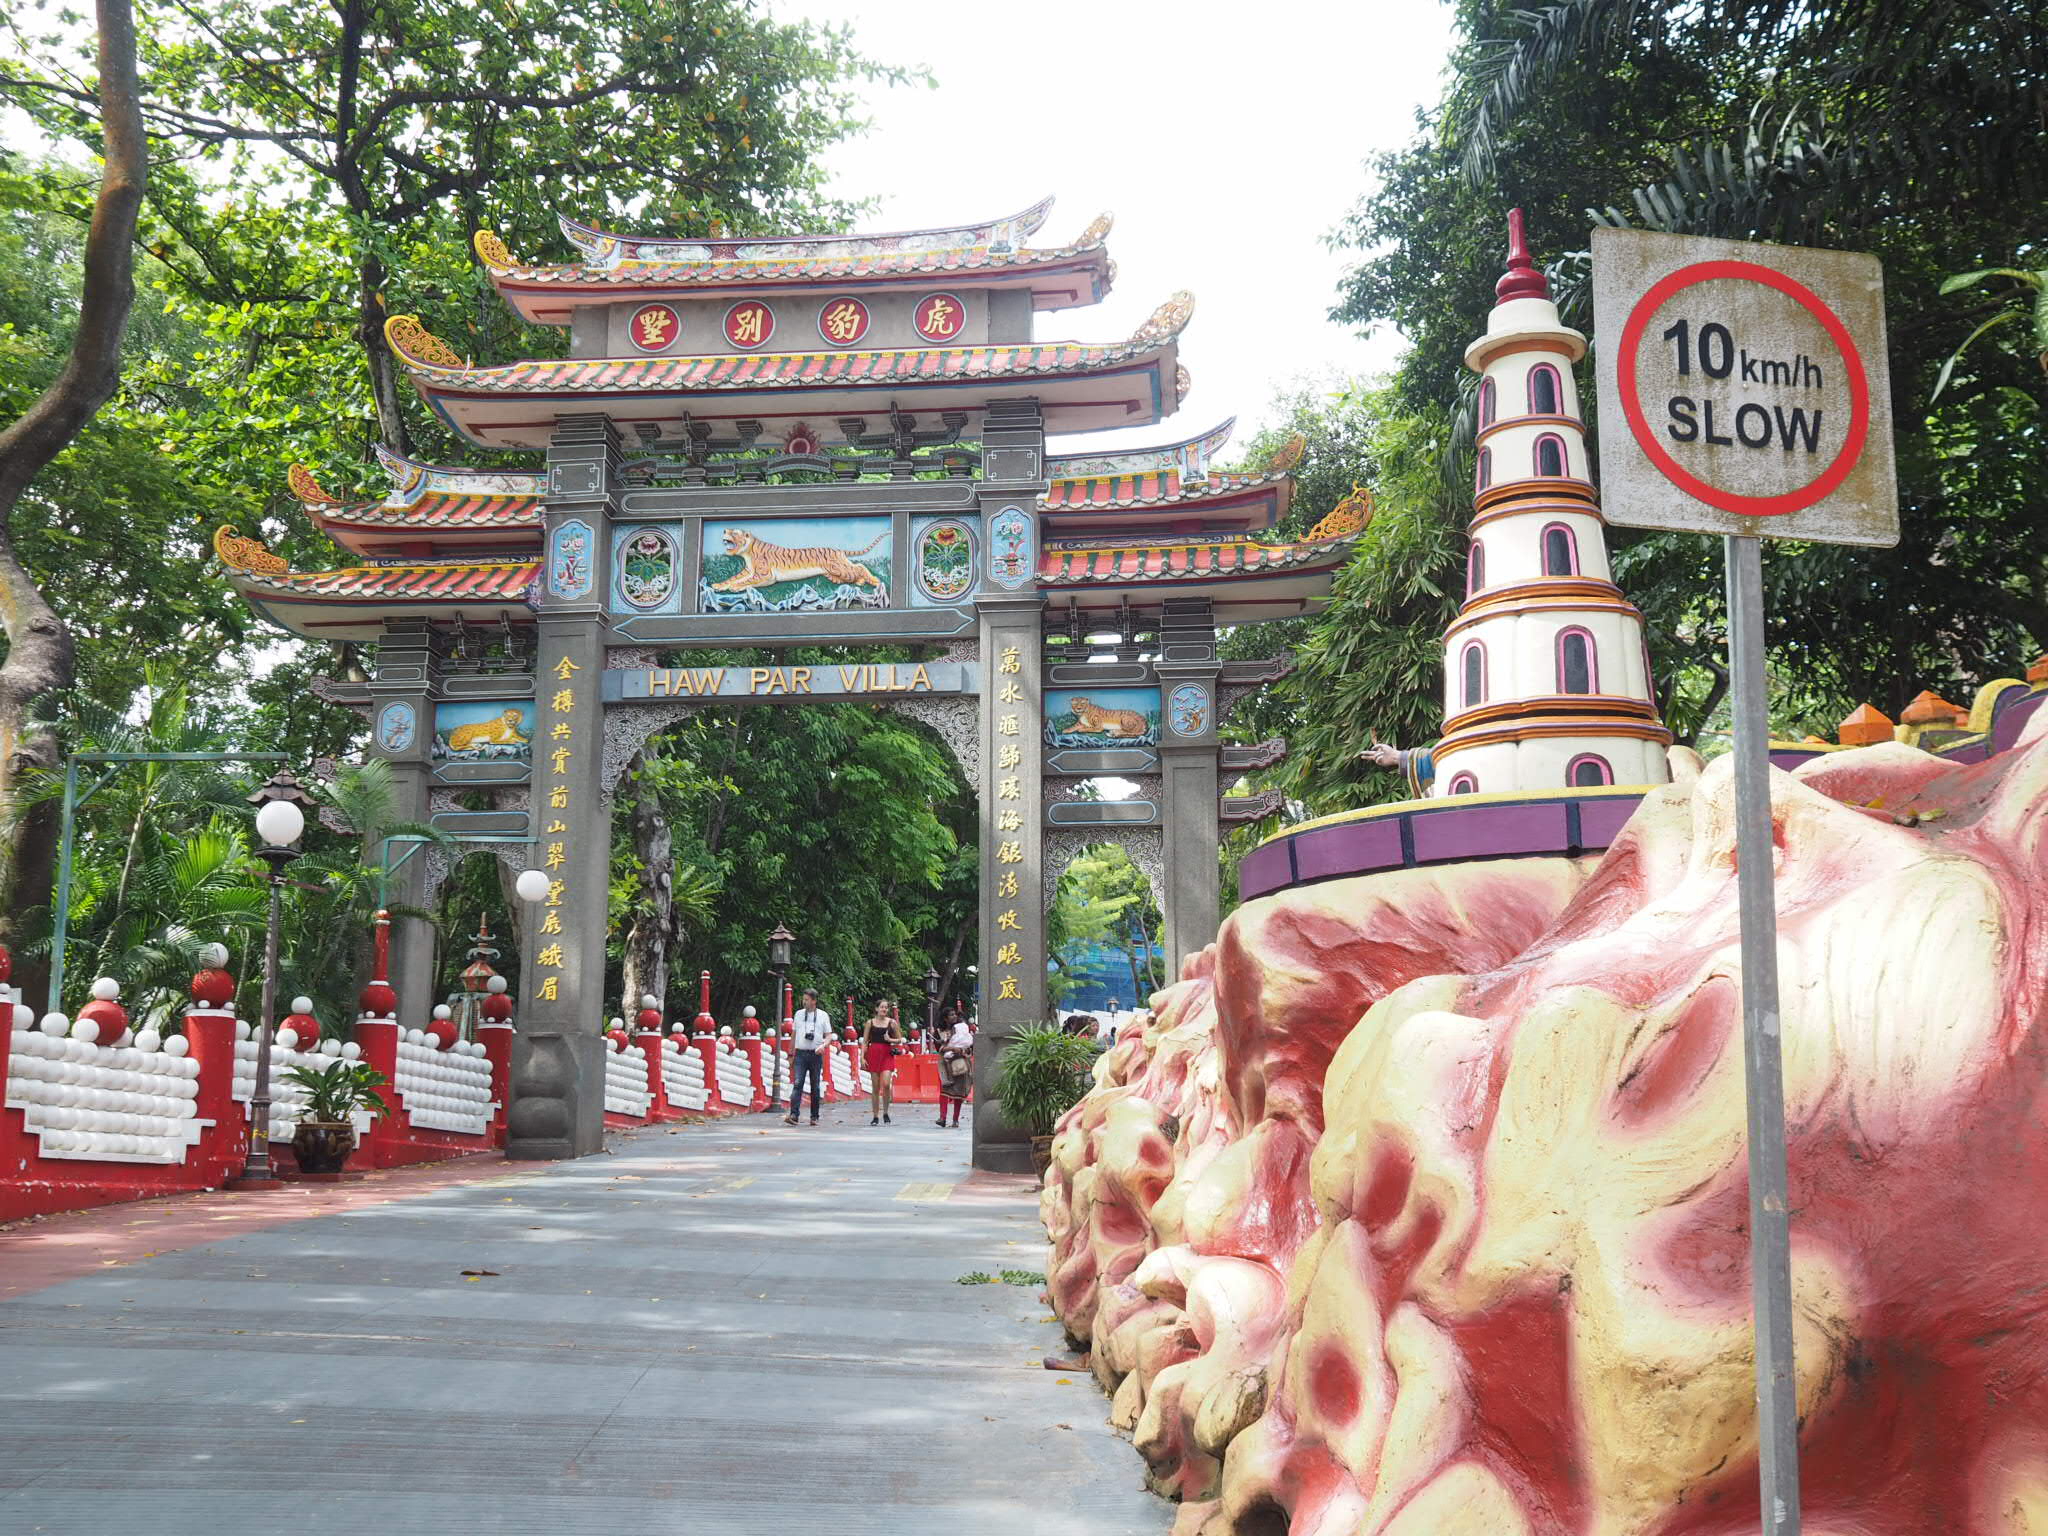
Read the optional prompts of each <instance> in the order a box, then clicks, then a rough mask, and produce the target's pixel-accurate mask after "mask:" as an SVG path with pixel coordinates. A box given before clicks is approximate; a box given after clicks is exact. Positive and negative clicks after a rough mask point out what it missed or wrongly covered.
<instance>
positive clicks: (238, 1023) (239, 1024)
mask: <svg viewBox="0 0 2048 1536" xmlns="http://www.w3.org/2000/svg"><path fill="white" fill-rule="evenodd" d="M254 1033H255V1031H254V1030H252V1029H250V1028H249V1021H248V1020H247V1019H237V1020H235V1038H236V1039H237V1040H246V1039H248V1038H249V1036H250V1035H252V1034H254Z"/></svg>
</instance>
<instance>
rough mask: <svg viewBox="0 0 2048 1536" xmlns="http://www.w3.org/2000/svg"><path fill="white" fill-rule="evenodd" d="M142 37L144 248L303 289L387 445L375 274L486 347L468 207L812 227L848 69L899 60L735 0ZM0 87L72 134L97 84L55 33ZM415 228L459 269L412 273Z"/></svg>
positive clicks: (255, 16) (552, 7)
mask: <svg viewBox="0 0 2048 1536" xmlns="http://www.w3.org/2000/svg"><path fill="white" fill-rule="evenodd" d="M141 35H142V39H143V50H142V63H143V76H144V84H145V88H146V94H145V96H144V98H143V101H142V111H143V115H144V119H145V120H146V122H147V124H148V127H149V130H150V131H151V132H152V133H153V134H155V135H157V136H159V137H161V138H162V139H163V140H164V141H165V142H166V143H168V144H171V145H174V146H176V147H177V149H178V151H179V153H180V158H181V159H183V160H185V161H187V162H188V163H187V164H182V165H180V166H178V167H177V168H176V169H174V170H173V171H171V172H168V173H166V174H162V175H159V176H158V177H157V178H156V180H155V181H154V182H153V184H152V186H151V189H150V191H151V212H152V219H151V222H150V226H149V228H148V231H147V236H148V239H149V240H150V242H151V245H152V246H153V248H155V249H157V250H159V251H160V252H161V253H162V254H163V256H164V257H165V259H167V260H169V261H171V262H172V263H173V264H174V266H175V268H176V270H177V271H178V272H179V274H180V275H181V277H182V278H183V279H184V282H185V286H186V287H187V288H188V290H189V291H190V292H191V293H192V294H193V295H194V296H195V297H196V298H198V299H200V300H203V301H207V302H211V303H212V304H214V305H217V306H239V305H243V304H257V303H261V304H265V305H270V304H275V303H277V302H279V301H282V303H283V304H284V305H285V306H286V307H287V308H288V309H305V308H313V309H315V310H316V312H317V313H319V315H320V317H321V320H322V322H323V324H325V325H328V326H333V327H336V328H337V329H339V330H340V331H341V333H342V334H343V335H346V336H349V337H352V340H353V342H354V344H355V346H356V347H357V348H359V349H360V357H361V358H363V359H367V361H368V364H369V367H368V389H369V395H370V400H371V403H372V406H373V408H374V411H375V419H376V423H377V435H378V436H379V437H381V438H382V440H383V441H384V442H385V443H386V444H387V445H389V446H390V447H391V448H393V449H396V450H398V451H401V452H403V451H406V450H407V448H408V447H409V444H410V436H411V434H410V432H409V430H408V427H407V424H406V416H405V410H404V407H403V404H402V398H403V392H402V391H401V388H400V383H401V380H400V375H399V372H398V369H397V368H396V366H395V364H394V360H393V359H392V357H391V355H390V353H389V351H388V350H387V348H386V346H385V342H384V334H383V326H384V317H385V315H386V313H387V312H389V302H390V295H389V293H388V292H387V290H388V289H389V288H390V287H391V286H392V285H393V284H394V283H396V284H399V285H402V286H404V287H405V288H406V289H407V290H408V294H409V297H408V300H407V302H408V303H418V302H419V300H421V299H428V300H431V302H429V303H427V304H426V305H424V306H423V307H425V308H428V309H429V310H430V311H438V312H439V313H440V314H441V315H443V316H445V317H446V322H447V329H448V334H449V335H450V336H451V337H456V338H467V339H468V340H469V343H470V345H471V347H472V349H475V350H484V348H482V347H479V346H478V345H477V344H478V342H479V341H485V340H488V339H490V338H491V337H492V336H493V333H494V332H495V333H496V335H498V336H500V337H502V336H507V335H509V334H510V331H509V329H508V326H509V322H508V321H506V320H505V319H504V318H503V317H502V313H501V310H500V308H499V306H497V305H496V304H495V303H494V302H492V301H491V300H490V299H489V297H488V295H487V292H486V290H485V286H484V284H483V283H482V281H481V274H480V272H479V271H478V270H477V269H476V268H474V267H472V266H471V265H470V264H469V261H468V259H467V249H468V245H469V237H470V236H471V235H473V234H474V233H475V232H476V231H478V230H479V229H482V228H485V227H486V226H487V223H490V222H495V223H496V225H497V227H498V228H499V230H500V231H501V232H502V233H503V234H505V235H506V236H507V238H508V239H510V240H511V241H512V242H513V244H514V246H515V248H517V246H518V245H519V244H520V243H522V242H530V248H547V247H552V246H553V245H554V244H555V243H556V241H557V240H558V239H559V236H558V235H556V234H555V232H554V229H553V220H554V217H555V215H556V213H557V212H560V211H563V210H568V209H574V210H580V214H579V216H582V217H588V218H593V219H600V218H605V217H614V216H618V215H620V214H623V213H624V212H625V211H626V210H629V209H630V210H633V211H634V212H635V213H636V214H637V215H639V216H640V217H643V218H644V217H647V216H649V215H652V216H654V217H655V218H657V219H658V220H659V221H660V222H662V223H664V224H666V225H668V226H669V227H670V228H672V229H674V230H675V231H677V232H678V233H680V234H700V235H701V234H704V233H708V232H710V231H712V230H715V229H718V228H720V227H733V228H759V227H762V226H764V225H768V224H774V223H778V222H786V221H791V222H800V223H805V224H812V225H817V224H820V223H825V224H829V223H830V222H832V221H834V220H836V219H838V218H842V217H844V216H845V214H846V213H847V212H848V210H847V209H846V207H845V205H843V204H840V203H837V202H835V201H833V200H832V199H830V198H827V197H825V196H824V195H823V194H822V193H821V191H820V186H821V183H822V173H821V171H820V170H819V168H818V165H817V158H816V157H817V155H818V152H819V151H820V150H821V149H823V148H825V147H826V146H828V145H830V144H832V143H835V142H837V141H838V140H840V139H841V138H844V137H845V136H846V135H847V134H848V133H850V132H852V131H854V130H855V129H856V128H857V127H858V126H859V120H858V119H857V118H856V117H855V116H854V114H853V107H854V100H853V97H852V95H851V92H850V90H849V89H848V86H849V84H850V82H852V81H854V80H877V79H881V80H901V79H904V78H906V76H905V74H904V72H903V71H901V70H897V69H893V68H890V67H887V66H883V65H880V64H877V63H875V62H873V61H871V60H869V59H867V58H865V57H864V56H862V55H861V54H859V53H857V52H856V51H855V50H854V48H853V45H852V43H851V41H850V39H849V37H848V35H847V33H846V32H845V31H844V30H842V29H837V28H831V27H822V28H821V27H817V26H814V25H812V24H810V23H807V22H780V21H777V20H775V19H773V18H771V17H770V16H769V15H767V13H766V12H765V10H764V9H763V8H762V7H761V6H759V5H757V4H755V3H752V0H687V3H685V4H681V5H678V4H673V3H662V0H617V3H614V4H610V5H606V6H603V7H599V8H592V7H589V6H585V5H577V4H572V3H566V0H517V3H514V0H485V3H483V4H480V5H479V4H450V3H447V0H339V3H337V4H335V5H332V6H322V7H317V8H299V9H292V8H282V9H280V8H275V7H268V6H263V5H258V4H255V3H253V0H206V3H202V4H197V5H192V4H185V3H179V0H171V3H165V0H144V5H143V26H142V31H141ZM4 85H5V86H6V89H7V93H8V95H9V96H11V98H12V99H13V100H14V101H16V102H17V103H18V104H20V105H21V106H23V107H24V108H26V109H27V110H29V111H30V112H31V113H33V114H34V115H35V116H36V118H37V120H38V121H39V122H41V123H42V124H43V125H44V126H45V127H46V128H48V129H50V130H51V131H53V132H56V133H60V134H72V135H87V134H90V133H92V132H94V131H95V126H96V121H97V116H98V101H97V97H96V95H95V93H94V91H93V90H92V89H91V86H90V82H88V81H86V80H84V79H82V78H80V76H79V75H78V74H77V73H76V71H75V67H74V66H73V64H72V62H71V61H70V60H68V59H67V58H66V57H65V56H64V53H63V51H62V50H61V48H60V47H46V48H43V49H41V50H39V54H38V56H37V57H33V58H29V59H24V60H23V61H22V64H21V66H20V67H19V68H17V69H16V70H15V71H14V72H13V73H12V74H11V76H10V77H8V78H7V79H6V80H5V81H4ZM222 189H232V191H231V193H230V196H229V199H228V206H227V208H226V209H225V210H224V211H217V210H216V209H214V208H213V207H212V206H211V203H212V201H213V200H214V198H215V196H216V194H217V193H218V192H219V191H220V190H222ZM329 214H338V215H339V218H338V219H333V220H329V219H328V218H327V217H326V216H327V215H329ZM308 222H311V223H314V224H317V225H318V227H319V230H320V232H319V233H318V234H317V235H315V237H314V238H313V239H311V240H307V239H304V238H302V237H301V227H302V226H303V225H305V224H306V223H308ZM430 244H431V245H433V246H443V247H446V246H452V247H453V248H454V251H455V252H456V256H455V260H456V262H458V263H460V264H459V265H449V264H448V263H447V262H446V261H445V260H444V261H443V262H441V263H435V264H431V265H425V266H424V269H423V257H425V256H426V254H427V249H426V248H427V247H428V246H429V245H430ZM323 256H324V257H326V258H331V259H332V260H333V262H334V263H335V265H336V266H339V267H340V268H341V270H343V271H345V272H346V274H347V278H348V282H347V283H346V285H345V286H344V285H341V284H337V283H335V282H334V281H333V280H332V277H331V276H329V275H328V273H326V272H323V271H322V270H321V269H322V268H323V267H325V266H326V265H327V262H326V261H325V260H322V259H321V258H322V257H323ZM281 258H282V259H281ZM331 270H332V269H330V271H331ZM216 318H221V317H218V316H217V317H216ZM337 339H338V338H337ZM520 348H521V350H522V351H526V350H528V349H529V348H530V341H529V340H528V339H526V338H523V337H522V338H521V341H520ZM305 398H307V399H309V401H312V402H324V401H325V400H328V399H331V398H332V396H331V394H330V393H329V392H326V391H323V392H321V393H320V394H317V395H311V396H308V397H305Z"/></svg>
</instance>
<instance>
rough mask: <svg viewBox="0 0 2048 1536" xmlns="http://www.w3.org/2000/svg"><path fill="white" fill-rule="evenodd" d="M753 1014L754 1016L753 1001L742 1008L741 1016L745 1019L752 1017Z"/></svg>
mask: <svg viewBox="0 0 2048 1536" xmlns="http://www.w3.org/2000/svg"><path fill="white" fill-rule="evenodd" d="M753 1016H754V1005H753V1004H752V1003H749V1004H747V1006H746V1007H744V1008H742V1009H741V1010H740V1017H741V1018H743V1019H751V1018H752V1017H753Z"/></svg>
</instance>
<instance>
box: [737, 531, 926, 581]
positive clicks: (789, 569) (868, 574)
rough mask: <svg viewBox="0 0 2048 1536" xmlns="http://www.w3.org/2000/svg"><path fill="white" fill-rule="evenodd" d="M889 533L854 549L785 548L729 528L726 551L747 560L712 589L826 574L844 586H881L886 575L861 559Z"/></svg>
mask: <svg viewBox="0 0 2048 1536" xmlns="http://www.w3.org/2000/svg"><path fill="white" fill-rule="evenodd" d="M888 537H889V534H888V532H887V530H884V531H883V532H881V533H878V534H876V535H875V537H874V540H873V542H871V543H870V544H869V545H868V546H867V548H865V549H857V550H851V551H848V550H844V549H827V548H824V547H822V546H812V547H809V548H805V549H785V548H784V547H783V546H782V545H780V544H770V543H768V542H766V541H765V540H763V539H760V538H757V537H755V535H754V534H752V533H751V532H749V531H748V530H747V529H745V528H728V529H726V530H725V552H726V553H727V554H728V555H738V556H739V557H740V560H741V561H742V562H743V564H742V567H741V569H740V572H739V574H738V575H736V576H731V577H728V578H727V579H726V580H724V581H720V582H714V583H713V584H712V588H711V590H712V591H714V592H745V591H747V590H748V589H749V588H752V587H772V586H775V585H776V584H778V583H780V582H785V581H802V580H804V579H805V578H806V577H809V576H822V577H824V578H825V579H826V580H827V581H832V582H837V583H838V584H839V585H841V586H849V587H874V588H876V589H877V590H881V589H882V587H883V582H882V579H881V578H880V577H879V576H877V575H876V574H875V573H874V572H873V571H871V570H869V569H868V568H867V567H866V566H864V565H862V564H861V563H860V561H861V557H862V556H864V555H867V554H869V553H871V552H872V551H873V550H874V548H875V546H876V545H878V544H881V543H882V542H884V541H885V540H886V539H887V538H888Z"/></svg>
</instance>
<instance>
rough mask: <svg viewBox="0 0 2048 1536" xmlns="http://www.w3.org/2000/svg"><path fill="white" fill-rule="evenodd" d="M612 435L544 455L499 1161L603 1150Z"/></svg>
mask: <svg viewBox="0 0 2048 1536" xmlns="http://www.w3.org/2000/svg"><path fill="white" fill-rule="evenodd" d="M618 470H619V434H618V429H617V428H616V427H615V426H613V425H612V423H611V422H610V420H608V419H607V418H605V417H602V416H566V417H563V418H562V419H561V421H560V422H559V423H558V425H557V427H556V431H555V437H554V441H553V442H552V444H550V446H549V448H548V492H547V507H546V526H545V532H544V534H543V541H542V545H541V558H542V570H543V577H542V582H541V592H542V597H541V610H540V637H539V645H538V649H537V652H536V654H535V657H534V677H533V682H534V694H535V705H536V708H535V711H534V732H533V829H534V834H535V839H536V841H535V842H534V845H533V864H534V867H535V868H537V869H540V870H542V871H543V872H544V873H545V874H546V875H547V876H548V881H549V885H548V894H547V896H546V898H545V899H544V900H543V901H542V902H541V904H540V906H539V907H538V908H536V909H535V911H534V913H533V915H532V918H531V920H530V921H529V922H528V923H527V925H526V934H525V942H524V943H523V944H522V945H521V948H522V950H523V951H524V956H523V959H522V968H523V975H522V983H521V987H520V997H519V1005H520V1006H519V1016H518V1024H519V1031H518V1034H517V1035H516V1036H515V1038H514V1040H513V1047H512V1074H511V1088H512V1103H511V1105H510V1107H509V1109H508V1110H507V1112H506V1120H505V1129H506V1138H505V1155H506V1156H507V1157H518V1158H553V1157H580V1156H583V1155H584V1154H586V1153H590V1152H596V1151H598V1150H600V1149H601V1148H602V1147H603V1145H604V1039H603V1036H602V1033H601V1030H602V1027H603V1011H604V997H603V991H604V946H605V931H606V911H605V905H606V897H607V891H608V885H609V876H610V866H611V810H610V805H609V802H608V799H607V797H606V794H605V790H604V779H603V775H602V773H601V771H600V767H601V764H602V763H603V760H604V706H603V704H602V703H601V702H600V700H599V688H600V684H601V683H602V680H603V677H604V661H605V653H604V609H605V595H606V593H607V592H608V591H609V590H610V586H609V583H610V573H609V571H608V570H607V564H608V553H607V551H608V545H609V534H608V532H607V529H608V526H609V520H610V516H611V512H612V508H613V506H614V504H615V499H616V496H617V494H618V489H619V484H620V482H619V473H618Z"/></svg>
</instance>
